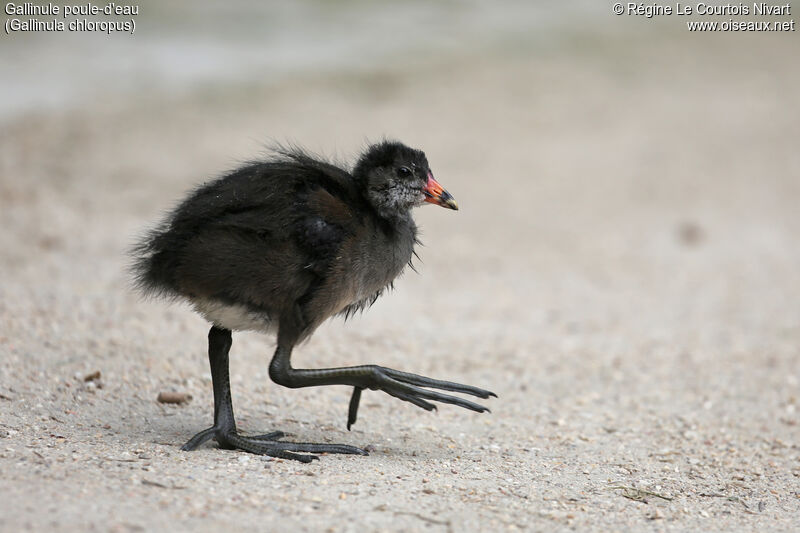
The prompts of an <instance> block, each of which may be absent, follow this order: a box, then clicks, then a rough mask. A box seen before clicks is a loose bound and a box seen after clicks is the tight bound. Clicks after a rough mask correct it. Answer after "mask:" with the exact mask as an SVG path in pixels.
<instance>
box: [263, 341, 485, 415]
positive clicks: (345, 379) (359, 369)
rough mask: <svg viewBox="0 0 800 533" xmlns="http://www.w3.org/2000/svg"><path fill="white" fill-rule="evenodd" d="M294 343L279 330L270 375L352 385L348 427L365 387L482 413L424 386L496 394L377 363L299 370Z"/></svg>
mask: <svg viewBox="0 0 800 533" xmlns="http://www.w3.org/2000/svg"><path fill="white" fill-rule="evenodd" d="M290 339H291V337H290ZM292 346H293V344H292V343H291V342H288V341H287V340H286V338H285V337H284V338H282V335H281V333H280V332H279V333H278V348H277V349H276V350H275V355H274V356H273V358H272V362H271V363H270V366H269V375H270V377H271V378H272V380H273V381H275V382H276V383H278V384H280V385H284V386H286V387H290V388H298V387H316V386H321V385H350V386H352V387H354V390H353V396H352V397H351V399H350V407H349V410H348V418H347V429H350V426H352V425H353V424H354V423H355V421H356V417H357V415H358V404H359V400H360V399H361V391H362V390H363V389H372V390H382V391H384V392H386V393H387V394H390V395H392V396H394V397H395V398H400V399H401V400H405V401H407V402H411V403H413V404H414V405H416V406H418V407H421V408H423V409H425V410H427V411H431V410H433V409H435V408H436V406H435V405H434V404H432V403H431V401H435V402H442V403H450V404H453V405H458V406H460V407H464V408H465V409H470V410H472V411H477V412H479V413H482V412H484V411H489V409H488V408H486V407H484V406H482V405H479V404H477V403H474V402H471V401H469V400H465V399H463V398H458V397H456V396H451V395H449V394H442V393H440V392H436V391H432V390H428V389H426V388H424V387H428V388H433V389H440V390H446V391H453V392H460V393H462V394H471V395H472V396H477V397H479V398H488V397H490V396H495V397H496V396H497V395H496V394H495V393H493V392H491V391H488V390H484V389H480V388H478V387H472V386H470V385H461V384H460V383H453V382H451V381H441V380H438V379H431V378H427V377H424V376H418V375H416V374H410V373H408V372H401V371H399V370H393V369H391V368H386V367H382V366H377V365H361V366H350V367H341V368H322V369H296V368H292V365H291V361H290V358H291V353H292ZM428 400H430V401H428Z"/></svg>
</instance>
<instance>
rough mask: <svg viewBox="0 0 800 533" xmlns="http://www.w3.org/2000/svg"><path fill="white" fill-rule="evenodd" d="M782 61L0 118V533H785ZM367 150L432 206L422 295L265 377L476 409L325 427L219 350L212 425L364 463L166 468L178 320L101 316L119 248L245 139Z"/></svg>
mask: <svg viewBox="0 0 800 533" xmlns="http://www.w3.org/2000/svg"><path fill="white" fill-rule="evenodd" d="M798 50H799V48H798V40H797V39H796V38H795V36H794V35H784V36H781V37H780V38H778V37H776V36H764V35H756V34H748V35H746V36H742V35H736V36H730V35H728V34H714V35H695V36H684V37H683V38H682V39H680V40H676V39H672V38H667V37H660V36H659V35H658V33H657V32H653V33H652V34H651V35H650V36H649V37H648V38H647V39H646V40H643V41H642V42H641V43H639V44H638V45H637V46H631V44H630V43H629V42H627V41H626V42H623V41H619V42H615V41H613V40H611V41H608V40H607V41H593V40H591V39H589V40H585V41H582V42H580V43H579V44H573V45H569V46H568V47H567V48H565V49H558V50H556V49H546V50H542V51H538V52H537V51H532V50H522V51H520V53H518V54H512V55H506V56H504V57H497V56H491V55H490V56H487V57H462V58H455V59H453V60H452V61H447V62H445V61H442V62H440V63H438V64H437V63H431V62H429V64H426V65H425V66H414V65H411V64H409V65H408V67H407V68H405V69H403V68H398V69H392V70H391V71H387V72H386V73H380V72H377V73H372V74H360V75H355V76H347V75H344V74H343V75H341V76H339V77H334V78H330V77H326V78H315V77H307V78H304V79H295V80H292V81H291V82H286V83H283V84H281V85H277V86H269V87H259V86H246V87H202V88H198V90H197V91H196V92H193V93H192V94H189V95H180V96H179V97H177V96H176V97H167V96H157V95H150V94H143V95H141V96H140V97H137V98H135V99H133V100H131V99H126V100H124V101H123V100H117V99H114V98H112V97H108V98H105V99H104V98H101V99H99V100H97V101H93V102H87V104H86V106H85V107H82V108H79V109H75V110H71V111H64V112H61V113H55V114H46V115H45V114H38V115H37V114H33V115H29V116H26V117H24V118H23V119H20V120H18V121H15V122H13V123H11V124H6V125H5V126H4V127H3V128H2V130H0V227H1V228H2V230H0V271H1V272H2V276H0V324H1V325H2V326H1V327H2V330H0V360H2V365H0V472H2V475H0V494H2V495H3V496H2V498H0V530H3V531H20V530H45V529H50V528H56V529H58V530H61V531H66V530H101V531H128V530H132V531H137V530H167V529H169V530H184V531H188V530H192V531H205V530H212V529H214V530H218V529H220V528H226V529H241V528H244V527H248V528H255V529H257V530H264V531H293V530H309V531H320V530H324V531H364V530H391V531H467V530H487V531H488V530H498V529H499V530H505V529H529V530H542V531H552V530H561V529H576V530H581V531H586V530H597V531H615V530H616V531H628V530H631V529H634V530H653V531H662V530H664V531H666V530H669V531H692V530H694V531H697V530H703V531H714V530H717V531H768V530H774V531H797V530H798V529H800V463H799V462H798V459H799V458H800V429H798V412H797V410H798V405H797V404H798V397H800V385H799V384H798V382H799V381H800V354H799V353H798V345H800V304H798V302H800V246H798V239H800V215H798V212H799V211H798V200H799V199H800V155H798V150H797V142H798V139H800V126H798V125H800V106H799V105H798V102H797V94H800V72H798V68H797V52H798ZM383 134H388V135H391V136H393V137H397V138H399V139H402V140H404V141H406V142H408V143H410V144H413V145H416V146H419V147H422V148H424V149H425V150H426V152H427V153H428V156H429V159H430V161H431V162H432V166H433V169H434V172H435V173H436V175H437V177H438V178H439V180H440V181H441V182H442V183H443V184H444V185H445V186H446V187H447V188H448V189H449V190H450V191H451V192H452V193H453V194H454V195H455V196H456V198H457V199H458V201H459V203H460V205H461V211H459V212H457V213H455V212H450V211H445V210H442V209H435V208H433V207H428V208H425V209H422V210H420V211H419V213H418V217H417V218H418V221H419V223H420V224H421V226H422V228H423V232H424V234H423V239H424V241H425V244H426V246H425V247H424V248H423V249H422V250H421V253H420V255H421V256H422V260H423V263H422V264H421V265H420V267H419V270H420V274H419V275H417V274H414V273H412V272H409V273H407V274H406V275H405V276H404V277H403V278H402V279H401V280H400V282H399V283H397V286H396V290H395V291H394V293H392V294H390V295H389V296H388V297H384V298H383V299H382V300H381V301H379V303H378V304H376V305H375V306H374V307H373V308H372V309H371V310H370V311H369V312H368V313H367V314H365V315H364V316H363V317H361V318H356V319H355V320H353V321H351V322H347V323H343V322H342V321H341V320H338V319H337V320H334V321H331V322H330V323H328V324H326V325H325V326H323V327H322V328H321V329H320V330H319V331H318V332H317V334H316V335H315V336H314V338H313V339H312V340H311V341H310V342H309V343H307V344H306V345H304V346H303V347H302V348H301V349H300V350H299V351H297V352H296V354H295V363H296V365H297V366H314V367H325V366H334V365H345V364H360V363H367V362H376V363H381V364H384V365H387V366H392V367H395V368H401V369H404V370H409V371H413V372H418V373H421V374H425V375H430V376H433V377H442V378H449V379H453V380H456V381H461V382H464V383H470V384H474V385H478V386H483V387H487V388H489V389H492V390H494V391H496V392H497V393H498V394H499V396H500V397H499V399H496V400H495V399H493V400H490V401H489V402H488V405H489V406H490V407H491V409H492V413H491V414H483V415H477V414H475V413H472V412H467V411H463V410H460V409H457V408H455V407H451V406H442V407H441V408H440V409H439V411H438V412H437V413H433V414H431V413H427V412H424V411H422V410H419V409H416V408H414V407H413V406H410V405H409V404H406V403H404V402H399V401H397V400H395V399H393V398H391V397H389V396H387V395H385V394H382V393H377V392H367V393H365V396H364V398H363V400H362V410H361V413H360V418H359V421H358V423H357V424H356V426H355V427H354V428H353V431H351V432H347V431H346V429H345V421H346V411H347V402H348V399H349V390H347V389H345V388H343V387H331V388H325V389H305V390H288V389H284V388H281V387H279V386H276V385H274V384H273V383H272V382H271V381H270V380H269V378H268V375H267V362H268V360H269V358H270V356H271V353H272V349H273V340H272V339H270V338H267V337H263V336H259V335H256V334H249V333H248V334H237V335H235V336H234V345H233V351H232V373H233V378H232V379H233V394H234V404H235V407H236V409H237V414H238V418H239V423H240V426H241V427H243V428H244V429H246V430H249V431H258V430H272V429H282V430H285V431H289V432H291V433H293V434H294V438H295V439H297V440H302V441H323V442H342V443H350V444H355V445H358V446H370V447H371V449H373V452H372V453H371V455H370V456H369V457H347V456H324V457H322V458H321V460H320V461H318V462H315V463H314V464H311V465H303V464H299V463H295V462H287V461H280V460H273V459H270V458H262V457H259V456H254V455H247V454H243V453H236V452H227V451H221V450H218V449H216V448H215V447H213V446H207V447H204V448H203V449H201V450H199V451H197V452H194V453H184V452H181V451H180V450H179V447H180V445H181V444H182V443H183V442H184V441H185V440H186V439H188V438H189V437H190V436H191V435H192V434H194V433H195V432H196V431H198V430H200V429H202V428H205V427H206V426H208V425H209V423H210V422H211V413H212V411H211V410H212V399H211V390H210V376H209V373H208V368H207V361H206V355H205V349H206V346H205V335H206V331H207V324H205V323H204V322H203V321H202V319H200V318H199V317H198V316H196V315H194V314H193V313H192V312H191V311H190V310H189V309H188V308H187V307H185V306H169V305H166V304H164V303H162V302H143V301H141V300H140V299H139V298H138V297H137V296H136V295H135V294H133V293H131V292H130V291H129V289H128V283H127V280H126V274H125V264H126V258H125V255H124V251H125V249H126V248H127V246H128V245H129V244H130V243H131V242H132V241H133V240H134V239H135V237H136V235H137V234H139V233H140V232H141V230H142V229H143V228H144V227H146V226H147V225H148V224H150V223H152V222H154V221H155V220H156V219H157V218H158V217H159V216H160V214H161V212H163V211H164V210H165V209H167V208H168V207H169V206H171V205H172V204H173V203H174V201H175V200H176V199H177V198H178V197H179V196H180V195H181V194H182V192H183V191H185V190H186V189H188V188H190V187H191V186H192V185H193V184H195V183H197V182H199V181H202V180H204V179H206V178H209V177H212V176H214V175H215V174H217V173H219V172H222V171H224V170H226V169H229V168H231V167H234V166H236V165H237V164H238V163H239V162H240V161H242V160H245V159H248V158H251V157H253V156H254V155H257V154H258V152H259V150H260V149H261V142H262V141H267V140H269V139H270V138H274V139H294V140H298V141H301V142H303V143H304V144H306V145H307V146H309V147H310V148H312V149H315V150H319V151H323V152H327V153H330V154H334V155H338V156H341V157H352V155H353V154H355V153H357V152H358V150H359V149H360V148H361V147H363V145H364V143H365V140H366V139H370V138H371V139H376V138H379V137H380V136H381V135H383ZM96 371H99V372H100V373H101V377H100V378H99V380H95V381H90V382H85V381H84V377H85V376H87V375H89V374H91V373H93V372H96ZM161 391H178V392H185V393H189V394H191V395H192V396H193V398H194V399H193V401H191V402H190V403H189V404H187V405H183V406H173V405H162V404H159V403H157V402H156V396H157V395H158V393H159V392H161Z"/></svg>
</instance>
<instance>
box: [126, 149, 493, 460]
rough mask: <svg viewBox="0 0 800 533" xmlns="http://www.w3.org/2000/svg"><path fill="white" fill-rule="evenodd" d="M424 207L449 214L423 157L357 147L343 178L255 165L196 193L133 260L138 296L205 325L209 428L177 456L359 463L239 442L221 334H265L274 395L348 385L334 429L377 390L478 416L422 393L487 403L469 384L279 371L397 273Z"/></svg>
mask: <svg viewBox="0 0 800 533" xmlns="http://www.w3.org/2000/svg"><path fill="white" fill-rule="evenodd" d="M424 202H430V203H433V204H437V205H440V206H443V207H447V208H450V209H457V208H458V207H457V205H456V202H455V200H454V199H453V197H452V196H451V195H450V194H449V193H448V192H447V191H446V190H444V189H443V188H442V186H441V185H439V183H437V182H436V180H435V179H434V178H433V174H432V173H431V170H430V168H429V166H428V160H427V159H426V157H425V154H424V153H423V152H421V151H420V150H414V149H412V148H409V147H407V146H405V145H403V144H401V143H398V142H388V141H387V142H382V143H379V144H375V145H372V146H370V147H369V148H368V149H367V150H366V151H365V152H364V153H363V154H362V156H361V157H360V159H359V160H358V162H357V164H356V166H355V168H354V169H353V171H352V173H350V172H347V171H345V170H343V169H341V168H338V167H337V166H334V165H332V164H330V163H327V162H324V161H321V160H319V159H317V158H314V157H312V156H310V155H308V154H307V153H305V152H303V151H302V150H299V149H289V150H279V151H278V153H277V155H276V156H275V157H274V158H272V159H270V160H268V161H263V162H256V163H252V164H249V165H246V166H244V167H242V168H240V169H238V170H236V171H234V172H232V173H230V174H228V175H226V176H224V177H222V178H220V179H218V180H216V181H212V182H210V183H208V184H206V185H203V186H201V187H199V188H198V189H196V190H195V191H194V192H192V193H191V194H190V195H189V196H188V198H186V199H185V200H184V201H183V202H182V203H181V204H180V205H178V207H177V208H176V209H175V210H174V211H172V212H171V213H170V214H169V215H168V216H167V218H166V220H165V221H164V222H163V223H162V224H161V225H160V226H159V227H158V228H156V229H155V230H154V231H152V232H151V233H150V234H148V235H147V236H146V238H145V239H144V240H143V241H142V242H141V243H139V244H138V245H137V246H136V247H135V249H134V252H133V253H134V258H135V263H134V267H133V271H134V274H135V276H136V280H137V282H138V286H139V288H141V289H142V290H143V291H144V292H145V293H146V294H149V295H159V296H166V297H169V298H175V299H177V298H185V299H187V300H189V301H190V302H191V303H192V305H193V306H194V308H195V310H197V312H198V313H200V314H201V315H203V316H204V317H205V318H206V319H208V320H209V321H210V322H211V323H212V324H213V326H212V327H211V330H210V331H209V334H208V357H209V361H210V363H211V378H212V384H213V389H214V425H213V426H212V427H211V428H209V429H206V430H204V431H201V432H200V433H198V434H197V435H195V436H194V437H192V438H191V439H190V440H189V441H188V442H187V443H186V444H185V445H184V446H183V449H184V450H193V449H195V448H197V447H198V446H199V445H200V444H202V443H204V442H206V441H207V440H209V439H211V438H215V439H216V440H217V442H218V443H219V445H220V447H222V448H227V449H241V450H244V451H247V452H251V453H257V454H265V455H270V456H274V457H282V458H286V459H295V460H299V461H303V462H308V461H311V460H312V459H316V456H314V455H310V454H313V453H326V452H327V453H351V454H363V455H365V454H366V452H365V451H363V450H361V449H360V448H356V447H354V446H347V445H343V444H311V443H294V442H286V441H283V440H280V439H281V438H282V437H283V436H284V434H283V433H282V432H280V431H276V432H273V433H269V434H266V435H258V436H244V435H241V434H239V433H238V432H237V430H236V422H235V420H234V416H233V407H232V404H231V393H230V380H229V374H228V351H229V350H230V347H231V330H256V331H261V332H276V333H277V338H278V343H277V348H276V350H275V354H274V356H273V358H272V362H271V363H270V366H269V375H270V377H271V378H272V380H273V381H275V382H276V383H278V384H280V385H284V386H286V387H291V388H297V387H312V386H319V385H350V386H353V387H354V389H353V395H352V397H351V400H350V409H349V413H348V421H347V427H348V429H349V428H350V426H351V425H352V424H353V423H354V422H355V421H356V414H357V411H358V403H359V399H360V397H361V391H362V390H363V389H373V390H378V389H379V390H382V391H384V392H387V393H388V394H390V395H392V396H394V397H396V398H400V399H401V400H405V401H407V402H411V403H413V404H414V405H417V406H419V407H422V408H423V409H426V410H432V409H434V408H435V406H434V404H433V403H431V402H434V401H435V402H443V403H450V404H454V405H459V406H461V407H465V408H467V409H471V410H473V411H478V412H483V411H488V409H487V408H486V407H483V406H481V405H478V404H476V403H473V402H470V401H468V400H465V399H462V398H459V397H456V396H451V395H448V394H442V393H440V392H436V391H433V390H429V388H430V389H440V390H446V391H453V392H459V393H464V394H471V395H473V396H477V397H480V398H488V397H489V396H495V394H494V393H492V392H490V391H488V390H484V389H479V388H477V387H471V386H469V385H461V384H458V383H452V382H449V381H440V380H435V379H431V378H427V377H423V376H418V375H415V374H409V373H406V372H400V371H397V370H392V369H390V368H385V367H381V366H376V365H362V366H353V367H343V368H326V369H296V368H292V366H291V361H290V357H291V353H292V349H293V348H294V346H295V345H296V344H298V343H299V342H301V341H302V340H304V339H306V338H307V337H308V336H309V335H311V334H312V333H313V332H314V330H315V329H316V328H317V327H318V326H319V325H320V324H322V322H324V321H325V320H327V319H328V318H330V317H331V316H333V315H336V314H344V315H348V314H350V313H352V312H354V311H356V310H360V309H363V308H365V307H367V306H369V305H370V304H371V303H372V302H374V301H375V299H376V298H378V296H380V294H381V293H382V292H383V291H384V289H386V288H387V287H388V286H390V285H391V283H392V280H394V278H395V277H397V276H398V275H399V274H400V273H401V272H402V271H403V269H404V268H405V266H406V265H407V264H409V262H410V261H411V257H412V254H413V253H414V245H415V244H416V243H417V240H416V234H417V228H416V225H415V224H414V220H413V219H412V218H411V213H410V210H411V208H413V207H417V206H420V205H422V204H423V203H424ZM426 387H427V388H426ZM296 452H300V453H296Z"/></svg>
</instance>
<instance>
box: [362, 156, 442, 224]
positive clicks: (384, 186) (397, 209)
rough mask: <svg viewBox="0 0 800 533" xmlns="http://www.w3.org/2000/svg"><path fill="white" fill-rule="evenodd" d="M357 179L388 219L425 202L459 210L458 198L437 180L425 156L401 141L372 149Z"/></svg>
mask: <svg viewBox="0 0 800 533" xmlns="http://www.w3.org/2000/svg"><path fill="white" fill-rule="evenodd" d="M353 176H355V178H356V180H358V181H359V182H360V183H361V186H362V187H363V189H364V193H365V195H366V197H367V200H368V201H369V202H370V203H371V204H372V206H373V207H374V208H375V209H376V210H377V211H378V213H380V214H381V215H382V216H384V217H388V218H391V217H394V216H399V215H402V214H404V213H407V212H408V210H409V209H411V208H412V207H417V206H420V205H422V204H423V203H425V202H430V203H432V204H436V205H440V206H442V207H446V208H448V209H458V204H456V201H455V199H454V198H453V197H452V196H451V195H450V193H449V192H447V191H446V190H444V188H443V187H442V186H441V185H439V183H438V182H437V181H436V180H435V179H434V178H433V173H432V172H431V169H430V167H429V166H428V159H427V158H426V157H425V154H424V153H423V152H422V151H421V150H415V149H413V148H409V147H408V146H406V145H404V144H402V143H399V142H391V141H385V142H382V143H379V144H373V145H372V146H370V147H369V148H368V149H367V150H366V152H364V154H363V155H362V156H361V158H360V159H359V160H358V163H356V166H355V168H354V169H353Z"/></svg>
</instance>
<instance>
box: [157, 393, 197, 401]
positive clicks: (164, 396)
mask: <svg viewBox="0 0 800 533" xmlns="http://www.w3.org/2000/svg"><path fill="white" fill-rule="evenodd" d="M156 399H157V400H158V403H174V404H180V403H187V402H189V401H191V399H192V395H191V394H188V393H186V392H159V393H158V398H156Z"/></svg>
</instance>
